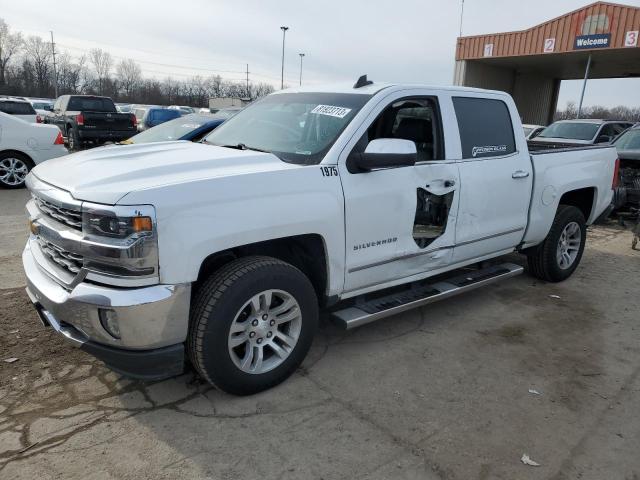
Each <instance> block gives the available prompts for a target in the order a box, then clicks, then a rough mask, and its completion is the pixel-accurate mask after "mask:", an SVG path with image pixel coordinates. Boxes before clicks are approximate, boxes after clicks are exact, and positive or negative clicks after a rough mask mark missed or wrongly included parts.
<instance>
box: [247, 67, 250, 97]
mask: <svg viewBox="0 0 640 480" xmlns="http://www.w3.org/2000/svg"><path fill="white" fill-rule="evenodd" d="M246 97H247V98H251V92H250V91H249V64H248V63H247V95H246Z"/></svg>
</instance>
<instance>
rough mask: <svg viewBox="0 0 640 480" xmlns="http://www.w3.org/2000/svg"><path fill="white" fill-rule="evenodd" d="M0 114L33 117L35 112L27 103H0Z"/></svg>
mask: <svg viewBox="0 0 640 480" xmlns="http://www.w3.org/2000/svg"><path fill="white" fill-rule="evenodd" d="M0 112H4V113H8V114H10V115H35V114H36V111H35V110H34V109H33V107H32V106H31V104H30V103H27V102H0Z"/></svg>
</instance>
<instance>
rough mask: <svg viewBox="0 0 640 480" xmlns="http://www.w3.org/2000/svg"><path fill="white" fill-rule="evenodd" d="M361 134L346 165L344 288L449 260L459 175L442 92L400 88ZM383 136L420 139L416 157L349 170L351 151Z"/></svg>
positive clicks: (410, 273)
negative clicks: (450, 151)
mask: <svg viewBox="0 0 640 480" xmlns="http://www.w3.org/2000/svg"><path fill="white" fill-rule="evenodd" d="M407 93H409V92H407ZM411 93H413V91H411ZM358 138H359V140H358V142H357V143H356V145H355V146H354V147H352V149H349V150H348V151H347V152H346V153H345V155H344V157H343V158H344V160H345V163H343V164H342V165H341V166H340V168H341V174H340V175H341V180H342V183H343V189H344V196H345V233H346V242H347V245H346V259H345V260H346V267H347V271H346V275H345V290H347V291H354V290H358V289H362V288H367V287H371V286H375V285H380V284H384V283H389V282H393V281H397V280H400V279H406V278H407V277H411V276H413V275H419V274H422V273H424V272H428V271H430V270H436V269H439V268H442V267H445V266H447V265H449V264H450V263H451V261H452V255H453V247H454V245H455V227H456V225H455V224H456V215H457V209H458V196H459V195H458V192H459V188H460V181H459V175H458V165H457V162H456V160H455V159H450V160H449V159H447V156H446V151H445V141H444V133H443V127H442V118H441V114H440V106H439V102H438V97H437V95H433V96H429V95H412V94H409V95H407V94H405V95H402V94H400V93H396V94H394V95H393V96H392V98H389V99H388V100H387V101H386V102H385V103H384V104H383V105H380V107H379V108H378V109H377V110H376V111H375V112H374V113H373V114H372V116H371V120H370V123H368V124H367V126H366V130H364V131H363V132H362V133H361V134H359V136H358ZM382 138H394V139H403V140H410V141H412V142H414V143H415V145H416V151H417V163H416V164H415V165H414V166H410V167H402V168H385V169H377V170H372V171H368V172H354V171H349V168H348V162H347V161H346V160H347V159H346V157H348V155H349V154H350V153H352V152H358V151H360V152H362V151H364V150H365V148H366V146H367V145H368V144H369V142H371V141H372V140H376V139H382Z"/></svg>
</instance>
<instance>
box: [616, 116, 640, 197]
mask: <svg viewBox="0 0 640 480" xmlns="http://www.w3.org/2000/svg"><path fill="white" fill-rule="evenodd" d="M612 145H614V146H615V147H616V149H617V150H618V158H619V159H620V169H619V174H620V179H619V182H618V185H619V187H618V188H617V189H616V196H615V199H614V200H615V204H616V207H618V208H622V207H625V206H633V207H636V208H638V207H640V124H636V125H635V126H633V127H631V128H630V129H628V130H627V131H625V132H624V133H622V134H621V135H620V136H618V138H616V139H615V140H614V141H613V142H612Z"/></svg>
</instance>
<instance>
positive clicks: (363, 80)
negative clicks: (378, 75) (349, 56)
mask: <svg viewBox="0 0 640 480" xmlns="http://www.w3.org/2000/svg"><path fill="white" fill-rule="evenodd" d="M372 84H373V82H372V81H371V80H367V74H366V73H365V74H364V75H362V76H361V77H360V78H359V79H358V81H357V82H356V83H355V85H354V86H353V88H362V87H366V86H367V85H372Z"/></svg>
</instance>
